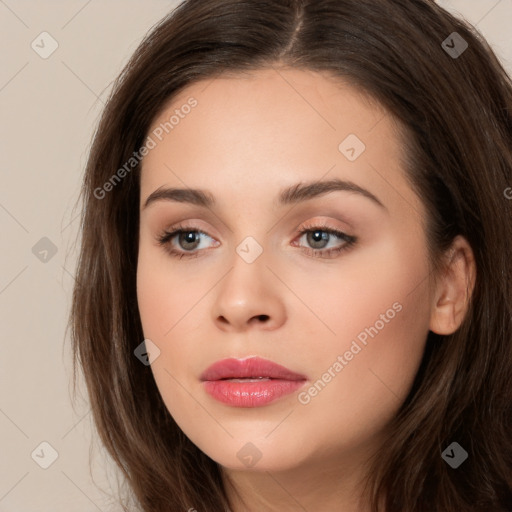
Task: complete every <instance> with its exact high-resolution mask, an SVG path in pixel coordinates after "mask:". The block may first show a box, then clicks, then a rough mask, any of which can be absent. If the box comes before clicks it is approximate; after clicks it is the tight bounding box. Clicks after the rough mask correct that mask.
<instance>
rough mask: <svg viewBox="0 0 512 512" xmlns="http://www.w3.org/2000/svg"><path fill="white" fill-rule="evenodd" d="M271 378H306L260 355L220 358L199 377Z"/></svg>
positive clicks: (217, 378)
mask: <svg viewBox="0 0 512 512" xmlns="http://www.w3.org/2000/svg"><path fill="white" fill-rule="evenodd" d="M258 377H263V378H271V379H281V380H306V377H305V376H304V375H300V374H298V373H295V372H292V371H291V370H289V369H288V368H285V367H284V366H281V365H280V364H277V363H274V362H273V361H269V360H268V359H263V358H261V357H249V358H246V359H235V358H229V359H222V360H221V361H217V362H216V363H213V364H212V365H211V366H209V367H208V368H207V369H206V370H205V371H204V372H203V373H202V374H201V377H200V379H201V380H203V381H206V380H210V381H211V380H221V379H244V378H247V379H250V378H258Z"/></svg>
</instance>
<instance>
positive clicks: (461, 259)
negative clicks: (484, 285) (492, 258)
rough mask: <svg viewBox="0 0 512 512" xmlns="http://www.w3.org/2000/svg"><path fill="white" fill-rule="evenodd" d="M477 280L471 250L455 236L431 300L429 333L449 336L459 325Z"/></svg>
mask: <svg viewBox="0 0 512 512" xmlns="http://www.w3.org/2000/svg"><path fill="white" fill-rule="evenodd" d="M475 279H476V264H475V258H474V255H473V251H472V249H471V246H470V245H469V243H468V242H467V240H466V239H465V238H464V237H462V236H460V235H459V236H457V237H456V238H455V240H454V242H453V244H452V246H451V248H450V249H449V251H448V256H447V263H446V268H445V270H444V271H443V273H442V275H441V276H439V277H438V282H437V286H436V289H435V293H434V296H433V298H432V300H433V302H432V309H431V317H430V330H431V331H433V332H435V333H437V334H444V335H447V334H452V333H454V332H455V331H456V330H457V329H458V328H459V327H460V325H461V323H462V321H463V319H464V316H465V314H466V312H467V310H468V305H469V300H470V298H471V295H472V293H473V289H474V286H475Z"/></svg>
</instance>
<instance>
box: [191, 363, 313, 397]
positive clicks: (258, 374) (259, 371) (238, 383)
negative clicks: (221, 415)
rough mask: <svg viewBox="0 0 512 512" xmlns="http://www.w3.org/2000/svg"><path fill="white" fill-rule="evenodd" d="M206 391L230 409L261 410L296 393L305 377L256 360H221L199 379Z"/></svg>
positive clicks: (274, 364) (279, 366) (282, 367)
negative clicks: (255, 408) (247, 408)
mask: <svg viewBox="0 0 512 512" xmlns="http://www.w3.org/2000/svg"><path fill="white" fill-rule="evenodd" d="M200 379H201V381H202V382H203V383H204V388H205V391H206V392H207V393H208V394H209V395H211V396H212V397H213V398H215V399H216V400H217V401H219V402H222V403H224V404H227V405H231V406H233V407H261V406H263V405H267V404H269V403H271V402H274V401H275V400H277V399H278V398H281V397H282V396H284V395H287V394H290V393H292V392H293V391H295V390H297V389H298V388H300V387H301V386H303V385H304V383H305V382H306V381H307V378H306V376H304V375H301V374H299V373H296V372H293V371H292V370H290V369H288V368H285V367H284V366H281V365H279V364H277V363H274V362H273V361H269V360H267V359H262V358H259V357H251V358H247V359H241V360H240V359H234V358H231V359H223V360H222V361H217V362H216V363H214V364H213V365H211V366H210V367H208V368H207V369H206V370H205V371H204V372H203V373H202V374H201V377H200Z"/></svg>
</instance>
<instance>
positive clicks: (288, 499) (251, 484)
mask: <svg viewBox="0 0 512 512" xmlns="http://www.w3.org/2000/svg"><path fill="white" fill-rule="evenodd" d="M340 461H342V462H340ZM364 471H365V467H364V466H363V465H362V464H356V463H354V462H351V461H350V460H348V459H347V458H345V457H343V458H341V457H340V456H339V455H337V456H336V457H332V458H331V459H330V460H326V458H325V457H322V458H321V459H319V460H316V461H309V462H308V463H304V464H302V465H300V466H298V467H294V468H292V469H287V470H281V469H280V470H273V469H269V470H259V471H255V470H252V471H247V470H245V471H244V470H236V469H228V468H223V479H224V483H225V486H226V492H227V494H228V497H229V499H230V502H231V504H232V509H231V512H262V511H265V512H278V511H282V510H286V511H289V512H305V511H309V510H314V511H315V512H334V511H336V512H339V511H343V512H370V508H369V505H368V503H367V499H365V497H364V496H363V495H362V492H363V489H362V487H363V484H364V481H363V478H364V476H365V473H364Z"/></svg>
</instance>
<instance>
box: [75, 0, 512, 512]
mask: <svg viewBox="0 0 512 512" xmlns="http://www.w3.org/2000/svg"><path fill="white" fill-rule="evenodd" d="M454 32H456V33H457V34H458V35H454ZM450 37H451V39H450ZM454 38H456V39H454ZM459 38H462V39H459ZM446 41H448V43H446ZM464 42H465V43H466V44H467V47H466V46H465V44H464ZM454 52H455V53H454ZM276 64H279V65H286V66H291V67H294V68H299V69H309V70H314V71H322V72H328V73H330V74H332V75H334V76H338V77H340V78H343V79H344V80H345V81H348V82H349V83H351V84H352V85H354V86H356V87H357V88H359V89H360V90H362V91H365V92H366V93H368V94H369V95H371V97H373V98H375V99H376V100H377V101H379V102H380V103H381V104H382V105H383V106H384V107H386V108H387V110H388V111H389V112H390V114H391V115H393V116H394V117H395V118H396V119H398V120H399V121H400V122H401V126H403V129H404V134H405V138H404V154H405V155H406V157H405V158H404V169H405V171H406V173H407V177H408V179H409V181H410V184H411V186H412V187H413V188H414V190H415V191H416V192H417V193H418V194H419V196H420V197H421V198H422V199H423V201H424V204H425V206H426V208H427V212H428V219H427V220H428V229H427V234H428V241H429V253H430V256H431V258H432V262H433V263H434V268H435V269H437V270H439V268H441V267H440V265H441V255H442V253H443V251H445V250H446V249H447V248H448V247H449V246H450V243H451V242H452V241H453V239H454V237H455V236H456V235H458V234H460V235H462V236H464V237H465V238H466V239H467V240H468V241H469V243H470V245H471V247H472V249H473V252H474V256H475V262H476V267H477V276H476V284H475V288H474V291H473V295H472V298H471V301H470V304H469V310H468V312H467V315H466V317H465V319H464V322H463V323H462V325H461V327H460V328H459V329H458V330H457V331H456V332H455V333H454V334H452V335H450V336H441V335H436V334H434V333H433V332H429V336H428V339H427V346H426V350H425V353H424V357H423V360H422V364H421V367H420V370H419V372H418V374H417V377H416V379H415V382H414V385H413V388H412V389H411V392H410V394H409V396H408V397H407V399H406V401H405V402H404V404H403V406H402V407H401V409H400V411H399V414H398V415H397V417H396V418H395V419H394V421H393V423H392V425H391V429H390V432H391V434H390V437H389V440H388V441H387V442H386V443H385V444H384V445H383V447H382V450H381V451H380V453H379V456H378V457H377V458H376V459H375V461H374V467H373V468H372V472H371V473H370V474H369V478H368V481H367V482H368V487H367V493H368V494H367V495H368V496H369V498H371V504H372V512H378V511H381V510H385V511H386V512H412V511H415V512H427V511H428V512H432V511H443V512H444V511H446V512H460V511H461V510H464V511H470V510H471V511H473V510H474V511H484V510H485V511H494V510H496V511H508V510H511V509H512V200H511V199H510V197H511V196H512V189H511V188H510V187H512V82H511V79H510V77H509V76H508V75H507V73H506V72H505V70H504V69H503V67H502V65H501V64H500V62H499V61H498V59H497V58H496V56H495V55H494V53H493V52H492V50H491V49H490V47H489V45H488V44H487V43H486V41H485V40H484V39H483V37H482V36H481V35H480V34H479V32H477V31H476V29H474V28H473V27H472V26H470V25H468V24H467V23H466V22H464V21H462V20H459V19H457V18H455V17H454V16H452V15H450V14H449V13H448V12H446V11H445V10H443V9H442V8H441V7H439V6H438V5H436V4H435V2H434V1H431V0H186V1H185V2H183V3H182V4H180V5H179V6H178V8H177V9H175V10H174V11H173V12H171V13H170V14H169V16H167V17H166V18H164V19H163V20H162V21H161V22H160V23H158V24H157V25H156V26H155V27H154V28H153V29H152V30H151V32H150V33H149V34H148V35H147V36H146V38H145V39H144V40H143V42H142V43H141V44H140V46H139V47H138V49H137V50H136V52H135V54H134V55H133V56H132V58H131V60H130V61H129V62H128V64H127V65H126V67H125V69H124V70H123V72H122V74H121V75H120V76H119V77H118V79H117V81H116V82H115V84H114V87H113V90H112V93H111V95H110V98H109V100H108V102H107V105H106V107H105V109H104V112H103V115H102V118H101V120H100V123H99V126H98V128H97V131H96V133H95V136H94V140H93V144H92V147H91V150H90V155H89V159H88V162H87V167H86V170H85V177H84V182H83V187H82V190H81V196H80V197H81V199H82V200H83V209H82V217H81V234H82V240H81V252H80V255H79V260H78V270H77V276H76V277H77V281H76V287H75V289H74V295H73V303H72V310H71V314H70V326H71V330H72V343H73V354H74V376H75V381H76V371H77V365H81V368H82V369H83V372H84V376H85V381H86V385H87V390H88V394H89V398H90V403H91V408H92V413H93V418H94V421H95V425H96V428H97V430H98V433H99V436H100V439H101V441H102V442H103V444H104V445H105V447H106V449H107V450H108V453H109V454H110V455H111V456H112V457H113V459H114V460H115V462H116V463H117V464H118V465H119V467H120V469H121V470H122V472H123V475H124V476H125V477H126V481H127V482H128V484H129V486H130V488H131V490H132V492H133V495H134V497H135V498H136V500H137V503H138V507H140V510H143V511H145V512H160V511H161V512H164V511H165V512H169V511H173V512H174V511H184V510H188V509H189V508H191V507H195V508H196V509H198V510H206V511H208V512H224V510H225V508H226V507H227V506H228V505H229V503H228V499H227V495H226V492H225V489H224V487H223V484H222V478H221V468H220V467H219V465H218V464H217V463H216V462H215V461H213V460H211V459H210V458H209V457H208V456H207V455H205V454H204V453H203V452H201V451H200V450H199V449H198V448H197V447H196V446H195V445H193V444H192V442H191V441H190V440H189V439H188V438H187V437H186V435H185V434H184V433H183V432H182V431H181V429H180V428H179V427H178V426H177V424H176V423H175V422H174V420H173V418H172V417H171V416H170V414H169V412H168V410H167V409H166V407H165V405H164V403H163V401H162V399H161V397H160V394H159V392H158V389H157V387H156V385H155V382H154V379H153V376H152V372H151V369H150V367H148V366H145V365H143V364H141V363H140V361H139V360H138V359H137V358H136V357H135V356H134V353H133V352H134V349H135V348H136V347H137V346H138V345H139V344H140V343H141V342H142V340H143V339H144V337H143V332H142V328H141V322H140V316H139V311H138V307H137V297H136V269H137V253H138V221H139V194H140V188H139V180H140V174H139V172H140V165H138V163H137V162H134V161H133V160H132V161H131V164H130V165H131V167H127V166H126V162H129V161H130V158H132V157H133V155H134V153H137V152H138V150H139V149H140V148H141V147H142V146H143V144H144V142H145V139H146V137H147V135H148V130H149V127H150V125H151V123H152V121H153V120H154V119H155V117H156V116H157V115H158V114H159V112H160V111H161V109H162V108H163V106H164V104H166V103H167V102H168V101H169V100H171V99H172V98H173V97H174V96H175V95H176V94H177V93H178V92H179V91H180V90H182V89H183V88H184V87H186V86H187V85H189V84H192V83H193V82H195V81H197V80H201V79H213V78H214V77H216V76H219V75H220V74H226V73H229V74H233V75H234V76H236V74H237V73H240V72H243V71H244V70H257V69H261V68H265V67H267V68H268V67H272V66H275V65H276ZM123 166H124V169H125V172H124V173H122V172H121V173H119V172H118V171H119V169H121V168H123ZM116 173H117V174H116ZM114 175H116V176H117V178H115V181H114V179H113V177H114ZM118 178H119V179H118ZM121 178H122V179H121ZM109 180H110V181H109ZM107 182H109V183H111V185H112V186H106V185H105V184H106V183H107ZM452 442H457V443H459V444H460V445H461V446H462V447H463V448H464V449H465V450H466V451H467V452H468V454H469V458H468V459H467V460H466V461H465V462H464V463H463V464H462V465H461V466H460V467H459V468H457V469H453V468H451V467H450V466H449V465H448V464H447V463H446V462H445V461H444V460H443V458H442V457H441V453H442V451H443V450H444V449H445V448H446V447H447V446H449V445H450V443H452ZM381 500H384V503H385V507H384V509H380V508H379V507H378V503H379V502H380V501H381ZM125 510H126V509H125Z"/></svg>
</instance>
